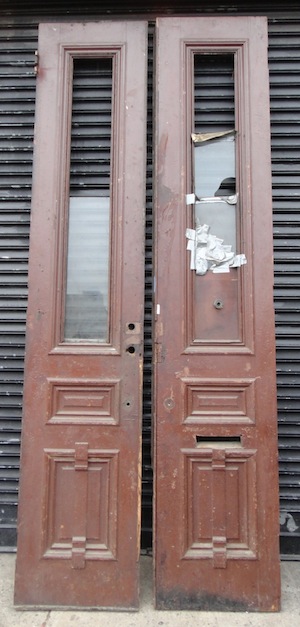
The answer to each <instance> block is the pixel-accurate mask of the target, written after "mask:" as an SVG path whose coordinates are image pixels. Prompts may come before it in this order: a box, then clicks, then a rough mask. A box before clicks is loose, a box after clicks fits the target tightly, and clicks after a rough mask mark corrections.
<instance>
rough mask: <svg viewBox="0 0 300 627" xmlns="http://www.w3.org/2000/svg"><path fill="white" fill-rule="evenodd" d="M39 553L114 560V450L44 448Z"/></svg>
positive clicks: (80, 560) (81, 561)
mask: <svg viewBox="0 0 300 627" xmlns="http://www.w3.org/2000/svg"><path fill="white" fill-rule="evenodd" d="M45 462H46V483H45V517H44V529H43V537H44V555H43V556H44V557H46V558H56V559H57V558H59V559H69V560H71V561H72V566H73V568H84V566H85V560H89V559H105V560H107V559H116V534H117V502H118V496H117V467H118V451H117V450H110V451H103V450H98V449H97V450H92V449H89V448H88V444H87V442H77V443H76V444H75V448H74V450H58V449H57V450H50V449H48V450H45Z"/></svg>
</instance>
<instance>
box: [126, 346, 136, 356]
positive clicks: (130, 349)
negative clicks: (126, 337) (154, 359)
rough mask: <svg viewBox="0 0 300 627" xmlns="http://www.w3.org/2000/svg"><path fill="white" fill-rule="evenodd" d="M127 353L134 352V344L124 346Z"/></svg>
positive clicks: (131, 353)
mask: <svg viewBox="0 0 300 627" xmlns="http://www.w3.org/2000/svg"><path fill="white" fill-rule="evenodd" d="M126 350H127V353H130V355H133V353H135V347H134V346H128V348H126Z"/></svg>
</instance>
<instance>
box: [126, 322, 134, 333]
mask: <svg viewBox="0 0 300 627" xmlns="http://www.w3.org/2000/svg"><path fill="white" fill-rule="evenodd" d="M128 329H129V331H134V329H135V324H134V322H129V323H128Z"/></svg>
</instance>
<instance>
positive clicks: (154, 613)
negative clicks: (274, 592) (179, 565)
mask: <svg viewBox="0 0 300 627" xmlns="http://www.w3.org/2000/svg"><path fill="white" fill-rule="evenodd" d="M14 570H15V555H13V554H5V553H2V554H0V573H1V578H0V627H196V626H197V627H256V626H260V627H269V626H274V627H275V626H276V627H300V562H293V561H286V562H281V578H282V610H281V612H279V613H274V614H273V613H272V614H267V613H260V614H252V613H248V612H237V613H233V612H194V611H193V612H185V611H184V612H177V611H176V612H169V611H158V610H155V609H154V607H153V600H152V583H151V582H152V559H151V557H150V556H142V557H141V604H140V611H139V612H136V613H135V612H102V611H86V612H82V611H80V612H79V611H78V612H77V611H73V610H72V611H53V610H52V611H38V612H37V611H34V612H33V611H29V610H28V611H20V610H15V609H14V607H13V586H14Z"/></svg>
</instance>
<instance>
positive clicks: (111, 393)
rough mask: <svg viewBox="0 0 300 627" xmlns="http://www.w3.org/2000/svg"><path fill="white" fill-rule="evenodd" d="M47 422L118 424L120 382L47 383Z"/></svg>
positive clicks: (52, 381) (62, 380) (73, 381)
mask: <svg viewBox="0 0 300 627" xmlns="http://www.w3.org/2000/svg"><path fill="white" fill-rule="evenodd" d="M48 384H49V410H48V416H49V420H48V422H50V423H55V424H56V423H61V424H67V423H72V424H108V425H117V424H118V423H119V402H120V381H119V379H115V380H113V379H100V380H98V381H95V380H89V379H85V380H82V379H80V380H78V379H77V380H76V379H74V380H72V379H66V380H64V379H56V380H51V379H49V380H48Z"/></svg>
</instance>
